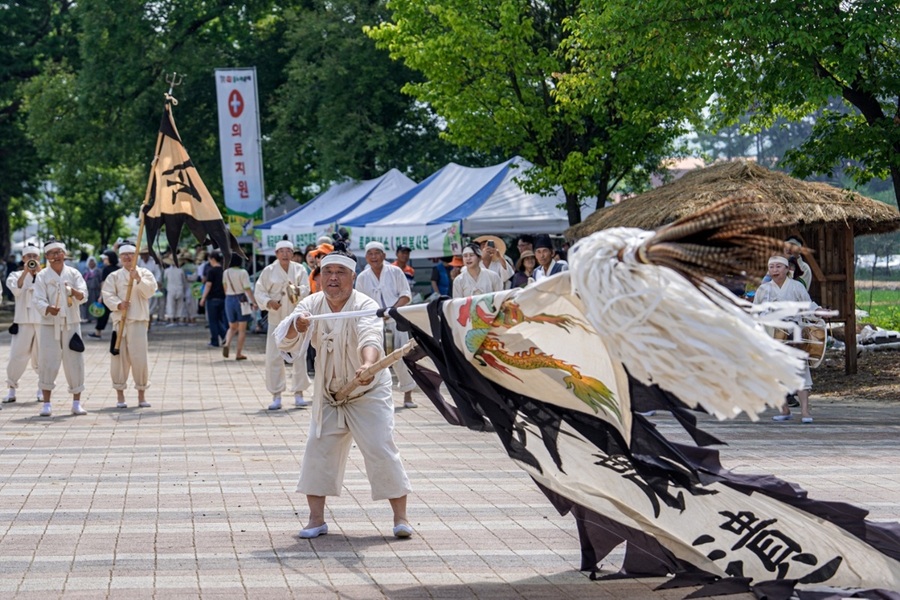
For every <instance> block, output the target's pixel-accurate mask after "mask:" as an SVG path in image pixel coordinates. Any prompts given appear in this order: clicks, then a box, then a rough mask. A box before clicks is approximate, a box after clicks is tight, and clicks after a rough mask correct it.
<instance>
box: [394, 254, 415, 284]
mask: <svg viewBox="0 0 900 600" xmlns="http://www.w3.org/2000/svg"><path fill="white" fill-rule="evenodd" d="M411 252H412V248H410V247H409V246H402V245H401V246H397V260H395V261H394V266H395V267H397V268H398V269H400V270H401V271H403V274H404V275H406V281H407V282H408V283H409V286H410V288H412V286H413V284H415V282H416V270H415V269H413V268H412V265H410V264H409V255H410V253H411Z"/></svg>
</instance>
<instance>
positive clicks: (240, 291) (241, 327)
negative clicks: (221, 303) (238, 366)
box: [222, 254, 256, 360]
mask: <svg viewBox="0 0 900 600" xmlns="http://www.w3.org/2000/svg"><path fill="white" fill-rule="evenodd" d="M242 265H243V261H242V260H241V257H240V256H238V255H237V254H232V255H231V266H230V267H229V268H228V270H227V271H225V274H224V276H223V279H222V282H223V284H224V285H225V318H227V319H228V333H227V334H225V345H224V346H222V356H224V357H225V358H228V353H229V351H230V350H231V340H233V339H234V336H237V353H236V354H235V356H234V360H247V357H246V356H245V355H244V354H243V350H244V341H245V340H246V339H247V324H248V323H249V322H250V321H252V320H253V315H252V314H244V313H243V311H242V310H241V303H242V302H243V303H246V302H249V303H250V306H251V309H253V310H255V309H256V300H255V299H254V298H253V289H252V288H251V287H250V274H249V273H248V272H247V270H246V269H245V268H244V267H243V266H242Z"/></svg>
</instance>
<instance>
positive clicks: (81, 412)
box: [72, 406, 87, 417]
mask: <svg viewBox="0 0 900 600" xmlns="http://www.w3.org/2000/svg"><path fill="white" fill-rule="evenodd" d="M72 414H73V415H75V416H76V417H80V416H82V415H86V414H87V411H86V410H84V409H83V408H81V406H73V407H72Z"/></svg>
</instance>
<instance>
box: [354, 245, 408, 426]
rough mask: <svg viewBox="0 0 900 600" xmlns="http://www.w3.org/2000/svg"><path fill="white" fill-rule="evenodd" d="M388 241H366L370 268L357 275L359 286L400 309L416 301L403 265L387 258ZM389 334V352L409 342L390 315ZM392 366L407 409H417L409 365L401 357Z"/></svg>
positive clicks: (384, 305)
mask: <svg viewBox="0 0 900 600" xmlns="http://www.w3.org/2000/svg"><path fill="white" fill-rule="evenodd" d="M384 259H385V253H384V244H382V243H381V242H369V243H368V244H366V263H367V264H368V268H367V269H366V270H365V271H363V272H362V273H360V274H359V275H358V276H357V277H356V289H357V290H359V291H360V292H362V293H363V294H365V295H366V296H368V297H369V298H371V299H372V300H374V301H375V302H377V303H378V306H379V307H381V308H400V307H401V306H406V305H407V304H409V303H410V301H411V300H412V292H411V291H410V289H409V281H408V280H407V279H406V275H405V274H404V273H403V269H401V268H400V267H397V266H394V265H392V264H388V263H386V262H385V261H384ZM384 328H385V333H386V335H390V340H391V343H390V344H389V348H387V350H388V351H392V350H393V349H394V348H400V347H401V346H403V345H404V344H406V342H408V341H409V334H408V333H407V332H405V331H400V330H399V329H397V322H396V321H394V320H393V319H391V318H390V317H389V316H387V315H385V317H384ZM391 369H392V370H393V371H394V374H395V375H396V376H397V388H398V389H399V390H400V391H401V392H403V408H417V407H418V404H416V403H415V402H413V399H412V391H413V390H414V389H415V388H416V382H415V381H413V378H412V375H411V374H410V372H409V369H408V368H407V366H406V364H405V363H404V362H403V361H402V360H400V361H397V362H395V363H394V364H393V365H392V366H391Z"/></svg>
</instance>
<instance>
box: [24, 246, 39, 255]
mask: <svg viewBox="0 0 900 600" xmlns="http://www.w3.org/2000/svg"><path fill="white" fill-rule="evenodd" d="M28 254H37V255H38V256H40V255H41V251H40V250H39V249H38V247H37V246H32V245H30V244H29V245H28V246H25V247H24V248H22V256H26V255H28Z"/></svg>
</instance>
